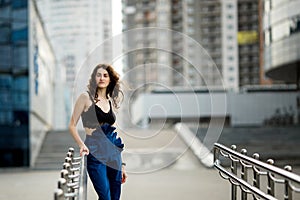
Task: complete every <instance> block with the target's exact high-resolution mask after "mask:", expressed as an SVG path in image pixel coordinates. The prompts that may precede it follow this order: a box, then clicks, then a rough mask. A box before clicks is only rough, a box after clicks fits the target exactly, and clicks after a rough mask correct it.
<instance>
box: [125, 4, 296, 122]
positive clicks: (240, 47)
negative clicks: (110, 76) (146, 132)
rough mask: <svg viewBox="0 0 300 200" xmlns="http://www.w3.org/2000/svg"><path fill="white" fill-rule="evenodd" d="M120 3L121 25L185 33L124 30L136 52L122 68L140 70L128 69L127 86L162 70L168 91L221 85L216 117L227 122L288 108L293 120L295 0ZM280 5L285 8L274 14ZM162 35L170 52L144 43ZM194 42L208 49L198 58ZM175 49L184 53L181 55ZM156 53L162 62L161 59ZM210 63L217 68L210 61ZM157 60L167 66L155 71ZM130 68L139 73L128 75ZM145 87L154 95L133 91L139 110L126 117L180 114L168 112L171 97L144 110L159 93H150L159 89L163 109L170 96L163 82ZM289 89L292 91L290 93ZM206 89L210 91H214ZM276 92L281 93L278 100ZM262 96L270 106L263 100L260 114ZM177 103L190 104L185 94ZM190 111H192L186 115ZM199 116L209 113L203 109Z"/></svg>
mask: <svg viewBox="0 0 300 200" xmlns="http://www.w3.org/2000/svg"><path fill="white" fill-rule="evenodd" d="M122 2H123V30H124V31H127V30H130V29H134V28H149V27H159V28H166V29H170V30H172V31H174V32H180V33H182V34H183V35H185V36H187V37H186V38H188V39H185V37H183V36H182V35H178V34H176V33H175V34H174V33H172V34H170V35H166V36H165V38H163V37H164V35H163V34H157V36H159V37H154V36H151V37H146V36H145V35H146V34H145V33H143V34H144V35H142V34H141V36H134V35H129V36H128V37H127V38H126V40H125V41H126V42H125V44H124V48H125V49H126V48H129V49H132V48H134V47H135V49H136V51H131V53H129V54H128V56H127V58H128V59H127V60H126V62H125V66H126V67H125V68H124V72H125V74H126V72H127V73H129V75H128V76H130V72H131V71H132V70H133V69H136V68H139V69H140V70H134V71H135V72H136V71H138V73H133V74H134V75H133V76H130V78H128V79H127V80H128V82H130V83H131V84H132V86H133V87H136V88H139V87H140V86H141V85H143V84H147V83H151V82H157V81H160V80H161V79H162V78H160V77H163V78H164V79H165V81H161V82H160V85H164V86H165V88H169V89H170V88H171V90H173V92H174V91H175V93H176V92H177V93H178V92H179V93H182V92H184V93H186V92H188V91H190V93H199V92H200V93H203V91H204V92H208V91H207V90H206V89H207V87H210V88H216V90H215V91H216V92H218V91H219V90H223V91H224V92H225V91H227V92H229V93H228V102H227V103H229V104H228V105H227V108H228V113H226V114H224V116H223V117H225V118H226V119H229V123H228V124H230V125H235V126H237V125H243V124H244V125H246V124H247V125H251V124H252V125H263V124H266V123H267V124H268V123H269V121H270V119H271V121H272V119H273V118H284V116H290V115H292V116H293V117H292V118H293V119H294V120H292V121H293V123H298V122H299V113H300V97H299V94H298V93H297V92H296V91H297V90H299V63H298V62H299V59H300V57H299V53H298V52H299V44H298V43H299V42H296V41H299V38H297V36H298V31H297V30H298V29H299V27H298V24H299V22H298V20H299V10H297V9H296V8H298V7H297V6H299V5H298V4H299V0H294V1H283V0H282V1H281V0H265V1H264V0H257V1H253V0H222V1H221V0H143V1H136V0H123V1H122ZM287 10H289V12H288V11H287ZM167 11H168V12H167ZM281 12H283V13H289V14H280V13H281ZM279 16H280V17H279ZM297 27H298V28H297ZM137 32H138V31H137ZM145 32H147V31H145ZM148 32H151V31H148ZM140 33H142V31H140ZM140 33H139V32H138V33H137V35H139V34H140ZM162 38H163V40H161V39H162ZM192 40H195V42H194V41H192ZM191 41H192V42H191ZM162 42H163V43H164V46H165V47H169V48H170V49H171V51H172V53H166V52H163V53H162V52H160V50H157V49H155V48H148V49H147V47H151V44H161V43H162ZM197 43H199V44H200V45H201V46H202V47H203V48H204V51H206V52H207V54H208V56H205V55H204V57H202V56H201V54H199V52H197V50H196V46H197V45H198V44H197ZM126 45H127V46H126ZM142 47H144V49H143V50H141V48H142ZM145 49H146V50H145ZM178 54H179V55H184V56H185V58H183V57H180V56H178ZM202 55H203V54H202ZM208 57H210V58H211V61H212V62H213V64H212V62H210V61H209V58H208ZM161 60H164V61H165V62H164V63H163V64H162V62H161ZM193 60H197V61H198V62H196V63H199V65H195V66H191V63H189V62H188V61H193ZM214 64H215V65H216V67H212V65H214ZM164 65H167V66H171V68H172V69H173V70H170V71H169V72H168V73H160V72H159V68H163V67H162V66H164ZM139 66H144V68H143V67H139ZM153 69H156V70H153ZM171 72H175V74H172V73H171ZM199 72H200V73H199ZM136 74H138V75H137V76H135V75H136ZM220 75H221V76H220ZM184 80H188V82H189V84H190V85H191V86H192V88H193V90H191V88H189V87H187V84H186V83H185V82H184ZM157 85H159V84H157ZM145 87H148V85H147V86H145ZM223 87H224V89H222V88H223ZM201 88H202V89H201ZM297 88H298V89H297ZM197 89H198V90H197ZM146 91H148V92H150V93H153V99H152V100H151V102H150V100H149V99H150V98H151V95H149V94H142V95H141V96H140V98H139V99H138V100H137V103H136V105H140V107H139V108H136V110H135V109H134V110H135V112H134V113H139V112H142V113H143V114H141V113H139V114H135V116H134V117H133V118H135V119H133V121H135V122H138V121H141V120H143V119H142V118H143V117H142V116H144V117H146V118H147V117H148V116H149V115H151V117H152V118H153V117H154V118H155V116H156V118H158V119H159V118H164V117H166V112H170V113H172V114H170V115H169V117H171V118H172V117H175V118H176V117H178V118H180V117H182V113H180V112H178V113H177V115H176V116H175V114H174V112H173V111H174V109H173V108H174V107H176V105H175V103H174V104H173V106H171V107H170V110H168V109H166V110H168V111H166V110H165V112H164V113H161V112H160V114H159V112H157V113H156V111H154V112H153V113H151V114H149V113H148V112H150V110H151V108H152V105H156V104H157V103H159V102H157V101H155V100H157V99H160V98H158V97H157V95H158V94H157V93H159V94H160V95H166V99H160V102H164V101H165V102H166V104H164V106H166V108H167V107H168V104H169V103H170V102H174V101H175V100H171V99H168V97H167V96H168V93H169V92H168V91H167V89H165V90H161V89H159V87H155V86H154V87H152V88H150V89H149V87H148V90H146ZM230 92H234V93H230ZM282 92H283V93H282ZM289 92H291V93H293V94H292V95H290V96H289ZM164 93H165V94H164ZM177 93H176V94H177ZM248 93H251V95H248ZM267 93H271V96H268V97H267ZM191 95H192V94H191ZM207 95H212V96H214V94H207ZM264 95H265V97H262V98H261V99H260V97H258V96H264ZM272 95H273V96H272ZM281 95H283V96H284V98H283V99H281V100H278V98H279V96H281ZM154 96H155V97H154ZM200 96H201V95H200ZM146 97H147V98H146ZM289 97H290V99H292V100H291V101H290V100H289V99H288V98H289ZM199 98H200V99H201V97H199ZM212 98H213V97H212ZM274 98H277V100H278V101H277V100H275V99H274ZM147 99H148V100H147ZM259 99H260V100H259ZM263 99H265V100H263ZM272 99H274V100H272ZM199 102H200V100H199ZM201 102H202V103H201V105H202V104H203V105H208V104H210V101H209V100H208V101H206V102H205V100H203V99H202V100H201ZM263 102H269V104H270V105H269V107H268V108H266V107H262V108H266V110H264V112H265V113H264V114H262V113H261V114H258V113H259V112H258V111H259V110H260V109H262V108H259V106H258V105H264V103H263ZM148 103H149V104H148ZM181 103H182V105H188V104H189V102H188V101H186V102H185V101H183V102H181ZM219 103H220V102H219ZM150 104H151V105H150ZM146 105H148V106H146ZM201 105H200V107H201ZM234 105H235V106H234ZM246 105H252V106H254V105H257V106H255V107H256V108H255V109H252V110H247V109H246V110H245V108H247V106H246ZM281 105H285V106H283V107H282V106H281ZM177 106H178V105H177ZM250 107H251V106H249V108H250ZM164 108H165V107H164ZM185 109H188V108H185ZM204 110H205V109H204ZM254 110H255V112H254V113H252V111H254ZM267 110H268V111H267ZM202 111H203V110H202ZM195 113H197V112H196V111H195ZM195 113H194V114H195ZM204 113H205V112H204ZM246 113H248V117H246V115H247V114H246ZM249 113H252V114H249ZM255 113H256V114H255ZM190 114H191V115H189V116H190V117H191V116H192V115H193V114H192V113H190ZM202 114H203V113H202ZM199 115H200V113H197V114H195V115H194V119H196V120H197V116H199ZM206 115H207V116H206V117H210V116H211V117H214V114H213V113H212V112H210V111H208V113H207V114H206ZM258 116H260V117H258ZM261 116H263V117H261ZM215 117H216V116H215ZM167 118H168V117H167ZM191 118H193V117H191ZM258 119H259V120H258ZM146 121H147V120H146ZM273 121H274V120H273ZM275 121H276V120H275ZM277 121H280V120H277ZM279 123H280V122H279ZM275 124H276V123H275Z"/></svg>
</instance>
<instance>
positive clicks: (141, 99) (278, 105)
mask: <svg viewBox="0 0 300 200" xmlns="http://www.w3.org/2000/svg"><path fill="white" fill-rule="evenodd" d="M297 96H298V98H300V94H299V93H297V92H251V93H234V92H230V93H221V92H217V93H215V92H212V93H176V92H174V93H146V94H140V95H139V96H138V97H137V99H136V101H135V102H134V103H133V105H132V106H131V113H134V114H132V115H131V121H132V122H133V123H138V122H142V121H143V120H145V118H148V117H150V118H151V119H168V118H177V119H182V120H185V119H186V118H190V119H191V118H192V119H195V120H198V119H199V118H200V117H212V118H224V119H225V117H230V119H231V125H232V126H260V125H263V124H264V120H267V119H270V118H271V117H272V116H274V115H275V113H276V110H277V109H279V110H280V111H281V113H283V111H284V110H287V111H288V112H289V113H293V118H294V123H297V122H298V121H297V120H298V118H297Z"/></svg>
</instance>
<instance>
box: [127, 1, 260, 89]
mask: <svg viewBox="0 0 300 200" xmlns="http://www.w3.org/2000/svg"><path fill="white" fill-rule="evenodd" d="M162 2H163V4H164V5H166V7H165V10H166V11H169V13H167V14H165V16H164V17H165V18H166V19H167V21H169V23H166V24H165V26H164V27H166V28H169V29H171V30H173V31H178V32H181V33H182V34H183V35H186V36H187V37H188V38H192V39H194V40H195V42H191V40H187V39H186V37H180V36H178V35H176V34H175V35H172V37H170V38H168V39H167V40H166V41H165V42H166V43H170V45H171V47H172V52H173V54H172V55H169V56H170V57H169V58H170V59H169V61H170V62H169V63H168V65H169V66H171V67H172V68H173V69H174V71H175V72H179V73H174V74H171V75H172V76H171V77H170V80H169V83H170V85H171V86H185V85H184V82H182V80H183V79H182V75H183V76H184V78H185V79H188V80H189V81H190V83H191V84H192V85H193V86H204V85H209V86H222V85H224V86H225V88H226V89H233V90H238V89H239V87H240V86H244V85H253V84H259V83H260V79H259V72H260V71H259V69H260V68H259V37H258V35H259V26H258V24H259V19H258V2H257V1H251V0H222V1H221V0H161V1H155V0H152V1H151V0H148V1H147V0H144V1H142V2H141V3H138V2H136V1H133V0H132V1H129V0H124V1H123V8H124V10H125V12H123V13H124V17H123V19H124V20H123V21H124V27H125V30H129V29H131V28H138V27H139V28H141V27H149V26H156V27H160V26H159V24H158V23H157V22H158V20H159V17H158V15H159V13H160V12H162V11H161V10H160V8H161V7H160V6H158V4H159V3H162ZM139 5H141V6H142V5H143V6H142V7H141V6H140V7H139ZM149 5H151V6H152V9H150V8H151V7H149ZM167 6H169V8H167ZM129 7H131V8H132V9H128V8H129ZM148 7H149V11H147V13H151V16H154V17H152V18H151V19H152V20H153V21H154V23H153V22H152V23H144V22H145V21H144V20H146V21H147V19H148V17H146V16H150V14H149V15H148V14H147V13H146V10H147V8H148ZM126 10H131V11H132V10H134V12H131V13H130V14H128V13H127V12H126ZM139 13H143V14H139ZM137 15H138V16H139V17H138V18H139V20H140V21H141V22H143V23H136V22H135V21H133V20H131V19H134V18H135V16H137ZM168 17H169V19H168ZM133 22H134V23H133ZM158 38H159V37H156V38H154V39H155V40H158ZM145 40H147V38H145V37H143V41H144V42H145ZM197 43H198V44H197ZM197 45H201V46H202V47H203V49H204V52H207V53H208V55H209V57H210V58H211V60H212V61H213V62H214V63H212V62H210V61H211V60H210V59H209V58H208V57H207V56H206V57H205V55H200V54H199V52H197V51H194V49H195V46H197ZM178 54H183V55H185V56H186V59H183V58H181V57H180V56H178ZM155 57H157V55H156V56H154V58H155ZM134 59H135V58H134V56H132V58H130V59H129V60H134ZM145 60H147V59H145V57H140V63H142V62H146V61H145ZM189 60H197V62H196V63H200V64H199V65H198V66H191V63H189V62H188V61H189ZM199 60H200V61H199ZM128 66H134V64H133V65H132V64H129V65H128ZM197 70H198V71H197ZM199 71H200V73H197V72H199ZM178 74H179V76H178ZM176 75H177V76H176ZM141 77H142V76H141Z"/></svg>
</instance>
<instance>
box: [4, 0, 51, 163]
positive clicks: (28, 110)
mask: <svg viewBox="0 0 300 200" xmlns="http://www.w3.org/2000/svg"><path fill="white" fill-rule="evenodd" d="M44 58H45V59H44ZM54 60H55V59H54V56H53V52H52V50H51V47H50V45H49V44H48V40H47V37H46V34H45V33H44V32H43V26H42V23H41V21H40V18H39V14H38V12H37V9H36V5H35V1H31V0H28V1H26V0H2V1H0V104H1V106H0V167H10V166H30V165H32V163H33V161H34V159H35V157H36V155H37V152H38V151H39V146H40V143H41V141H42V140H43V136H44V135H45V132H46V131H47V130H49V128H50V127H51V124H52V121H51V120H52V119H51V118H52V114H51V110H52V104H51V102H52V91H51V88H52V85H53V82H52V74H53V71H52V68H53V64H54V63H55V62H54ZM48 83H49V84H48ZM45 91H49V92H45ZM37 102H43V103H42V104H44V105H41V104H38V103H37ZM45 107H47V109H45ZM41 122H43V123H41ZM33 123H34V124H33ZM40 124H42V125H40ZM46 127H48V128H46Z"/></svg>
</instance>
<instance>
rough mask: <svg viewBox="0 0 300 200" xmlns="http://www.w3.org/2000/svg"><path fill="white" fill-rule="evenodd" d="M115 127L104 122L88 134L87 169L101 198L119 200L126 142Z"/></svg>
mask: <svg viewBox="0 0 300 200" xmlns="http://www.w3.org/2000/svg"><path fill="white" fill-rule="evenodd" d="M115 129H116V128H115V127H113V126H111V125H110V124H107V123H105V124H103V125H101V126H99V127H97V129H96V130H95V131H93V133H92V135H86V139H85V145H86V146H87V147H88V148H89V151H90V153H89V155H88V156H87V170H88V173H89V176H90V179H91V181H92V183H93V185H94V188H95V190H96V192H97V194H98V196H99V199H101V200H119V199H120V195H121V180H122V160H121V151H122V150H123V147H124V144H123V143H122V140H121V138H117V132H115Z"/></svg>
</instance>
